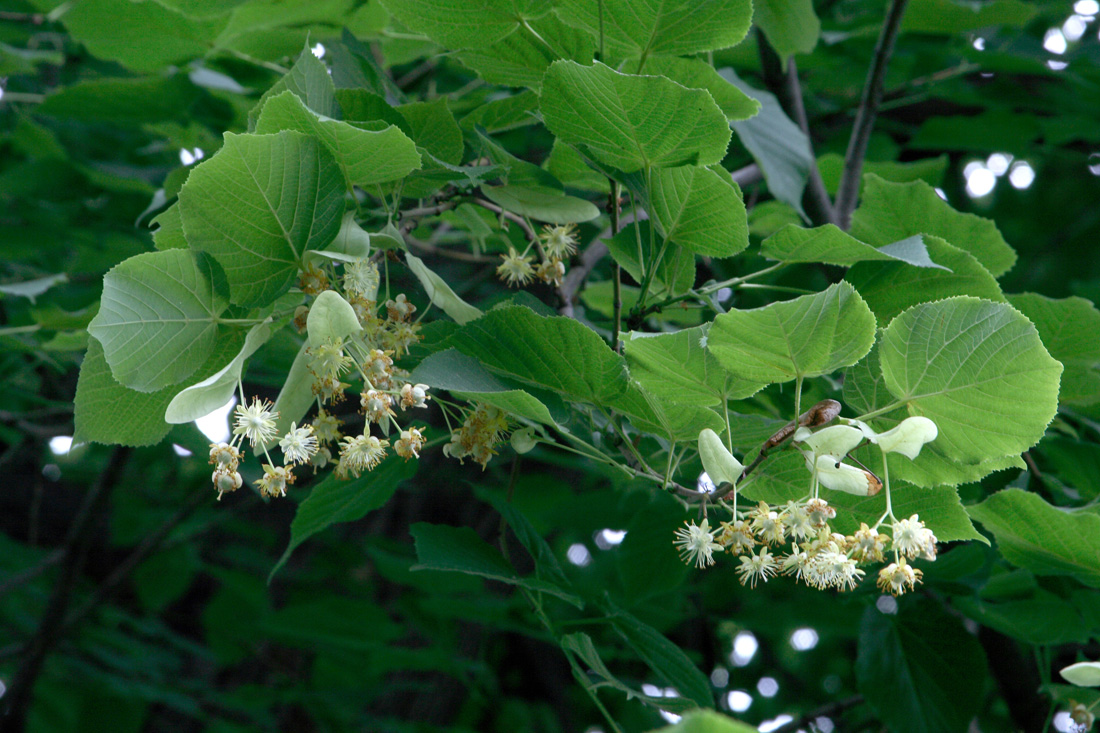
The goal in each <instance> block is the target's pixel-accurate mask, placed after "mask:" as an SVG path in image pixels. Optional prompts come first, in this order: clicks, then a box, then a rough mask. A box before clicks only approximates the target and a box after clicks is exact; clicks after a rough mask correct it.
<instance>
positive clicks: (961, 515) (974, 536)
mask: <svg viewBox="0 0 1100 733" xmlns="http://www.w3.org/2000/svg"><path fill="white" fill-rule="evenodd" d="M868 452H870V451H868ZM856 455H857V456H860V454H859V453H857V454H856ZM881 455H882V452H881V451H879V456H880V459H879V461H878V462H875V463H873V465H872V463H869V462H867V461H864V463H865V465H867V467H868V468H869V469H871V470H872V471H874V472H875V474H876V475H877V476H882V473H881V472H880V471H879V470H878V469H879V468H880V467H881ZM860 457H861V460H862V456H860ZM906 460H907V459H905V457H904V456H900V457H899V456H894V457H891V458H890V463H893V464H894V466H891V469H890V476H891V478H893V477H894V476H895V474H896V471H894V467H896V466H898V465H900V464H901V463H903V462H905V461H906ZM805 465H806V464H805V462H804V461H803V464H802V466H803V470H804V471H805ZM806 474H807V476H808V475H809V472H808V471H806ZM805 490H806V488H805V487H804V488H803V493H805ZM826 493H827V494H828V496H827V497H826V498H827V499H828V501H829V504H830V505H832V506H834V507H835V508H836V510H837V515H838V516H837V519H836V520H835V522H836V525H835V526H836V528H837V529H836V531H837V532H847V533H854V532H855V531H856V530H858V529H859V525H860V523H865V524H866V525H867V526H868V527H872V526H874V524H875V522H877V521H878V519H879V517H881V516H882V515H883V514H884V513H885V512H886V497H885V495H884V494H879V495H878V496H869V497H868V496H853V495H852V494H845V493H842V492H837V491H831V492H826ZM890 494H891V497H890V498H891V504H892V508H893V510H894V515H895V516H897V517H903V518H904V517H910V516H912V515H914V514H916V515H918V516H919V517H920V518H921V521H923V522H924V523H925V525H926V526H927V527H928V528H929V529H931V530H932V531H933V532H935V534H936V537H937V538H938V539H939V541H940V542H954V541H956V540H962V541H970V540H978V541H980V542H986V539H985V537H983V536H982V534H981V533H980V532H978V530H977V529H975V528H974V524H973V523H972V522H971V521H970V517H969V516H968V515H967V513H966V507H964V506H963V504H962V501H961V500H960V499H959V492H958V491H956V490H955V488H954V487H953V486H932V487H928V488H921V487H917V486H907V485H905V484H900V485H899V484H898V483H897V481H894V482H893V485H892V486H891V489H890ZM795 498H797V497H795ZM986 544H988V542H987V543H986Z"/></svg>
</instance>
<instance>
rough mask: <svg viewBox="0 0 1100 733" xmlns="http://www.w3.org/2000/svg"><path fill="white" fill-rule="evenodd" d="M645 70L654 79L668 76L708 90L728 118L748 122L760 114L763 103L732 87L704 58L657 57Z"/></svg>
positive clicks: (695, 87) (681, 82)
mask: <svg viewBox="0 0 1100 733" xmlns="http://www.w3.org/2000/svg"><path fill="white" fill-rule="evenodd" d="M645 71H646V74H648V75H651V76H667V77H668V78H669V79H672V80H673V81H674V82H676V83H677V84H681V85H683V86H685V87H688V88H689V89H706V90H707V91H708V92H710V96H711V97H712V98H713V99H714V102H715V103H716V104H717V105H718V108H719V109H721V110H722V112H723V114H725V115H726V118H727V119H730V120H747V119H748V118H750V117H753V116H754V115H756V114H757V113H759V112H760V102H758V101H756V100H755V99H753V98H752V97H750V96H749V95H747V94H745V93H744V92H743V91H741V90H740V89H738V88H737V87H735V86H734V85H733V84H730V83H729V81H727V80H726V79H725V78H723V77H722V75H721V74H719V73H718V72H717V71H715V70H714V67H713V66H711V65H710V64H708V63H707V62H705V61H703V60H702V59H685V58H678V57H676V56H658V57H656V58H651V59H650V60H649V62H648V63H647V64H646V67H645Z"/></svg>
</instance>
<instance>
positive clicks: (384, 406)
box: [210, 258, 431, 498]
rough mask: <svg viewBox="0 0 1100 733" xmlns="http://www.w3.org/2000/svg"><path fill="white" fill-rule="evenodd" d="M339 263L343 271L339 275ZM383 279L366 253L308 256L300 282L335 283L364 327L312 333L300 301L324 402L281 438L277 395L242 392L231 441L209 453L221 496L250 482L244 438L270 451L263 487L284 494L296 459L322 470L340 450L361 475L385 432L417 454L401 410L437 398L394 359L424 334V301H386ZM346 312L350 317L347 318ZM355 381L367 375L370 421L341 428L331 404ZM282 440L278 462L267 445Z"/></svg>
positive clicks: (299, 322) (349, 470)
mask: <svg viewBox="0 0 1100 733" xmlns="http://www.w3.org/2000/svg"><path fill="white" fill-rule="evenodd" d="M341 266H342V267H343V274H342V276H340V275H339V274H338V272H339V270H338V268H339V267H341ZM379 284H380V278H379V272H378V267H377V266H376V265H375V264H374V263H373V262H371V261H370V260H369V259H366V258H357V259H349V260H347V261H344V262H343V263H342V265H341V264H340V263H339V262H337V263H335V264H334V263H331V262H322V263H321V264H316V263H309V264H307V265H306V267H305V268H304V269H303V270H302V272H301V273H300V275H299V280H298V287H299V289H300V290H301V291H302V292H303V293H305V294H306V295H312V296H316V295H319V294H320V293H322V292H325V291H329V290H335V291H336V293H337V294H338V295H340V296H341V297H342V298H344V300H345V302H346V303H347V305H349V306H350V307H351V310H352V312H354V314H355V317H356V319H357V320H358V322H359V326H360V330H359V331H358V332H357V333H350V334H346V335H344V336H342V337H338V336H334V335H329V336H328V337H326V338H317V336H316V334H315V333H312V329H313V328H315V325H314V324H311V323H310V308H309V306H306V305H302V306H299V307H298V308H297V309H296V310H295V312H294V316H293V319H294V325H295V327H296V328H297V329H298V330H299V331H300V332H309V333H310V336H311V344H310V345H309V346H308V347H307V348H306V350H305V355H306V357H307V361H306V365H307V368H308V370H309V373H310V376H311V378H312V379H311V388H312V391H313V394H314V396H315V398H316V403H317V407H318V412H317V416H316V418H314V420H313V422H312V423H307V424H301V425H299V424H298V423H297V422H293V423H291V424H290V429H289V430H288V431H287V432H286V433H285V434H284V435H282V436H281V437H280V436H279V435H278V428H277V424H278V423H277V421H278V419H279V413H278V412H277V411H276V410H275V409H274V406H273V405H272V404H271V402H270V401H267V400H261V399H259V398H255V399H253V400H252V401H251V402H246V401H244V400H243V399H242V403H241V404H240V405H238V406H237V408H236V413H235V416H234V428H233V438H232V440H231V441H230V442H228V443H216V444H213V445H211V451H210V462H211V463H212V464H213V465H214V467H215V470H214V474H213V477H212V480H213V482H214V486H215V488H216V489H217V491H218V498H221V495H222V494H225V493H227V492H231V491H236V490H237V489H238V488H240V487H241V486H242V485H243V483H244V481H243V479H242V477H241V474H240V472H239V470H238V469H239V465H240V460H241V458H242V456H243V446H244V442H245V441H247V442H248V443H249V445H250V447H251V448H252V449H253V451H254V452H257V453H258V454H260V456H259V457H261V458H263V459H264V460H263V461H261V464H262V466H263V469H264V472H263V476H262V477H261V478H260V479H258V480H257V481H256V486H257V488H258V489H259V490H260V492H261V494H263V495H264V496H267V497H279V496H285V495H286V491H287V487H288V485H290V484H293V483H294V480H295V475H294V470H295V468H296V467H298V466H302V465H305V464H309V465H310V466H311V467H312V468H313V471H314V472H316V471H317V470H318V469H321V468H324V467H326V466H327V465H328V464H329V463H331V462H333V460H334V454H335V455H336V473H337V475H338V476H341V477H348V476H356V477H358V476H360V475H361V474H362V472H364V471H370V470H372V469H373V468H375V467H376V466H377V465H378V464H379V462H381V461H382V459H383V458H385V456H386V454H387V449H388V448H389V447H390V445H391V441H390V440H389V439H388V438H387V437H385V436H388V435H390V434H391V432H393V431H397V432H398V437H397V438H396V440H395V441H394V442H393V449H394V452H396V453H397V454H398V455H399V456H402V457H403V458H405V459H406V460H407V459H409V458H419V456H420V451H421V449H422V448H423V447H424V443H425V438H424V429H423V428H418V427H414V426H411V425H406V426H404V427H402V426H400V425H399V424H398V422H397V417H398V413H399V412H403V411H405V410H407V409H412V408H425V407H427V402H428V400H430V399H431V397H430V395H429V394H428V390H429V386H428V385H426V384H417V383H414V382H411V381H410V380H409V379H408V376H409V373H408V372H407V371H405V370H404V369H401V368H400V367H398V366H397V365H396V364H395V363H394V359H395V358H400V357H402V356H403V355H405V354H407V353H408V350H409V349H410V348H411V347H412V346H413V344H415V343H416V342H417V341H419V340H420V338H421V337H420V335H419V329H420V325H419V323H417V322H416V321H414V320H413V317H414V314H415V313H416V310H417V308H416V306H415V305H414V304H413V303H411V302H410V301H409V300H408V298H407V297H406V296H405V295H404V294H403V293H401V294H397V295H396V296H395V297H394V298H392V299H388V300H386V301H385V303H384V304H383V305H382V307H379V306H378V304H377V299H378V288H379ZM326 297H330V296H326ZM347 320H350V318H348V319H345V321H344V323H346V322H347ZM352 323H353V324H354V321H353V322H352ZM325 325H326V326H328V325H329V324H327V323H326V324H325ZM345 333H346V330H345ZM330 334H331V332H330ZM358 381H361V382H362V384H363V389H362V391H361V392H360V394H359V406H360V408H361V411H362V413H363V415H364V418H365V419H364V423H365V424H364V427H363V430H362V431H361V434H359V435H344V434H343V433H342V431H341V428H342V424H341V422H340V420H338V419H337V418H336V417H335V416H334V415H333V414H332V413H331V412H329V411H327V409H326V408H328V407H329V406H330V405H333V404H338V403H340V402H342V401H344V400H345V399H346V392H347V390H349V389H350V388H351V384H350V383H354V382H358ZM372 426H377V431H380V432H381V434H382V435H381V436H378V435H372V434H371V430H372ZM275 443H277V444H278V447H279V449H280V450H281V451H282V455H283V460H282V461H281V462H280V461H277V460H274V459H272V457H271V453H270V452H269V451H270V450H272V449H274V444H275Z"/></svg>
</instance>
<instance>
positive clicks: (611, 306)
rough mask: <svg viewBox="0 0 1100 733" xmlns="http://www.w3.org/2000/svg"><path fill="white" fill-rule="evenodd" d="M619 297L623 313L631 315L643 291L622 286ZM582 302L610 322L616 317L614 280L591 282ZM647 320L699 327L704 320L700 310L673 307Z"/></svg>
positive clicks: (632, 286)
mask: <svg viewBox="0 0 1100 733" xmlns="http://www.w3.org/2000/svg"><path fill="white" fill-rule="evenodd" d="M619 295H620V297H621V298H622V302H623V313H629V312H630V311H631V310H633V309H634V308H635V307H637V305H638V299H639V298H640V297H641V295H642V289H641V288H639V287H636V286H634V285H622V286H621V287H620V288H619ZM581 302H583V303H584V305H585V307H586V308H588V309H589V310H591V311H594V312H596V313H599V314H600V315H601V316H603V317H604V318H607V319H608V320H610V319H611V318H613V317H614V315H615V282H614V281H612V280H600V281H599V282H589V283H588V284H587V285H585V286H584V290H582V291H581ZM647 318H649V319H651V320H654V321H657V322H660V323H674V324H677V325H681V326H698V325H699V322H700V321H701V320H703V314H702V311H700V310H699V309H698V308H685V307H676V306H675V305H673V306H669V307H668V308H665V309H663V310H661V311H660V312H657V313H652V314H650V315H649V316H647Z"/></svg>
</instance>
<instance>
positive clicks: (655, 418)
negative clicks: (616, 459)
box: [609, 381, 726, 442]
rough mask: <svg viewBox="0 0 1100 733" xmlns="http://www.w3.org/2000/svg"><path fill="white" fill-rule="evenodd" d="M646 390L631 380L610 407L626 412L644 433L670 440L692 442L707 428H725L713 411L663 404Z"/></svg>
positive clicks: (682, 405) (681, 404) (689, 406)
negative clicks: (654, 434)
mask: <svg viewBox="0 0 1100 733" xmlns="http://www.w3.org/2000/svg"><path fill="white" fill-rule="evenodd" d="M666 405H667V403H666V402H665V401H664V400H661V399H658V398H657V397H655V396H654V395H652V394H650V393H649V392H647V391H646V390H645V389H644V388H643V387H642V386H641V385H640V384H638V383H637V382H635V381H631V382H630V386H629V387H628V388H627V390H626V392H624V393H623V394H621V395H619V396H618V397H616V398H615V400H614V401H612V402H611V403H610V405H609V406H610V407H611V408H612V409H614V410H615V411H616V412H621V413H622V414H624V415H626V416H627V417H628V418H629V419H630V422H632V423H633V424H634V426H635V427H637V428H640V429H641V430H644V431H645V432H647V433H656V434H657V435H660V436H661V437H663V438H665V439H666V440H669V441H671V442H678V441H693V440H695V439H697V438H698V437H699V431H700V430H703V429H704V428H710V429H711V430H714V431H715V432H718V431H721V430H725V427H726V426H725V423H724V422H723V421H722V418H721V417H719V416H718V414H717V413H715V412H714V411H713V410H710V409H707V408H705V407H698V406H695V405H685V404H683V403H678V404H673V405H667V408H668V409H666Z"/></svg>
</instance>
